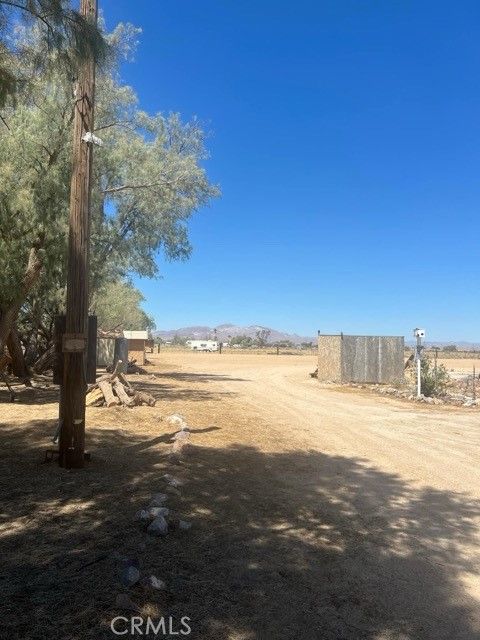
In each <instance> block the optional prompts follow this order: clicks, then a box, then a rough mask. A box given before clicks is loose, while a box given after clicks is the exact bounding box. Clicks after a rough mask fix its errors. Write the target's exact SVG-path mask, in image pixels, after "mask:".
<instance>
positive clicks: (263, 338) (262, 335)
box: [255, 329, 272, 347]
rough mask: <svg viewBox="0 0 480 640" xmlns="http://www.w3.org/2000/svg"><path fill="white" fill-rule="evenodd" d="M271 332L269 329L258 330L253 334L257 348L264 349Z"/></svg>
mask: <svg viewBox="0 0 480 640" xmlns="http://www.w3.org/2000/svg"><path fill="white" fill-rule="evenodd" d="M271 333H272V332H271V331H270V329H259V330H258V331H256V332H255V344H256V345H257V347H265V346H266V345H267V342H268V339H269V337H270V334H271Z"/></svg>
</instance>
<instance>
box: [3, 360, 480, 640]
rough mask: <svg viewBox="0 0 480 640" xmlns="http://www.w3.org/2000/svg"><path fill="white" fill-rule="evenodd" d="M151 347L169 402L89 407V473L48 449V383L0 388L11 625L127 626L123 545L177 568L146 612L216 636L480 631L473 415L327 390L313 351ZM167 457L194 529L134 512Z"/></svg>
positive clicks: (145, 563) (479, 472)
mask: <svg viewBox="0 0 480 640" xmlns="http://www.w3.org/2000/svg"><path fill="white" fill-rule="evenodd" d="M166 359H168V361H167V360H166ZM153 360H154V365H153V366H152V367H151V371H152V372H154V374H155V376H156V377H155V379H152V378H151V377H150V376H132V377H131V378H132V381H133V382H134V383H136V384H139V385H140V386H143V387H148V390H149V391H150V392H152V393H153V394H154V395H156V396H157V397H158V402H157V406H156V407H155V408H153V409H152V408H148V407H138V408H134V409H110V410H107V409H89V411H88V424H89V429H88V432H89V439H88V442H89V448H90V450H91V451H92V455H93V459H92V462H91V463H90V464H89V466H88V467H87V468H86V469H85V470H83V471H76V472H74V471H71V472H68V471H65V470H62V469H59V468H58V467H57V466H56V465H55V464H41V459H42V453H43V450H44V449H45V448H46V446H48V440H47V437H48V436H49V435H51V433H52V432H53V430H54V418H55V415H56V406H55V403H54V400H55V397H54V394H53V393H52V391H51V390H46V391H43V392H39V393H38V394H37V398H36V399H34V400H32V399H28V398H24V400H23V403H22V404H21V405H20V404H16V405H9V404H2V405H0V411H1V422H2V428H1V430H0V437H2V443H1V444H2V447H1V452H2V454H1V455H2V458H3V460H2V472H1V475H0V491H1V497H2V505H3V512H2V516H1V520H0V523H1V526H0V544H1V545H2V546H3V547H4V553H2V557H3V558H4V561H3V570H4V571H3V572H2V574H3V576H4V577H3V581H2V587H3V588H4V589H3V591H4V593H5V594H6V596H7V597H6V602H7V604H8V607H7V612H6V615H4V617H3V620H6V621H7V622H6V623H5V624H6V625H7V626H6V629H7V630H8V633H9V635H7V636H6V637H9V638H17V637H18V638H20V637H22V638H25V639H27V640H29V639H33V638H45V637H50V638H61V639H62V640H63V639H69V638H71V639H72V640H73V639H75V640H77V639H78V640H83V639H84V638H96V639H97V638H102V639H103V638H112V637H115V636H114V635H113V634H112V633H111V631H110V630H109V626H108V625H109V620H110V619H111V618H112V617H113V616H114V615H118V613H119V612H118V611H117V610H116V609H115V607H114V605H113V603H114V601H115V596H116V594H118V593H119V592H120V591H121V588H120V587H119V583H118V578H117V564H118V562H117V561H116V560H115V552H117V553H120V554H122V555H127V556H128V557H131V556H136V557H138V558H139V561H140V564H141V567H142V570H144V571H147V572H151V573H154V574H155V575H157V576H158V577H161V578H163V579H164V580H165V581H166V582H167V583H168V586H169V591H168V593H167V594H159V595H156V594H152V593H151V592H149V591H144V590H142V589H141V588H140V587H134V588H132V589H131V590H130V595H131V597H132V599H133V600H134V601H135V602H136V603H137V604H138V605H139V607H141V611H142V614H143V615H147V614H148V613H150V614H151V615H154V616H158V615H161V614H163V615H173V616H175V617H176V618H179V617H180V616H182V615H186V616H189V617H191V619H192V623H191V626H192V629H193V632H192V635H191V636H190V637H194V638H201V639H202V640H204V639H206V640H210V639H212V640H213V639H216V640H227V639H228V640H254V639H255V640H257V639H258V640H276V639H277V638H278V639H279V640H280V639H288V640H290V639H291V640H293V639H302V640H303V639H306V640H310V639H316V638H327V639H330V638H331V639H343V638H345V639H349V640H356V639H363V638H365V639H370V640H417V639H431V640H467V639H468V640H470V639H475V638H480V615H479V600H480V578H479V563H478V550H479V542H480V537H479V528H480V468H479V464H478V462H479V460H478V458H479V456H478V450H479V449H478V446H479V444H480V429H479V426H478V413H477V412H475V411H468V410H465V409H457V408H448V407H431V406H418V405H410V404H407V403H405V402H399V401H396V400H394V399H391V398H383V397H378V396H372V395H371V394H367V393H365V394H362V393H360V392H358V391H356V390H355V391H353V390H351V389H347V390H338V389H335V388H333V387H322V386H321V385H319V384H318V382H316V381H315V380H313V379H311V378H309V376H308V372H309V371H312V370H313V369H314V368H315V358H314V357H312V356H308V357H303V356H295V357H293V356H290V357H289V356H279V357H276V356H262V355H255V356H249V355H245V354H232V355H231V354H222V355H219V354H202V353H188V352H183V353H182V352H178V353H175V354H174V353H169V354H168V355H162V354H160V355H159V356H153ZM5 397H6V396H5V394H3V395H2V393H0V400H1V399H5ZM174 411H179V412H181V413H183V414H184V415H185V416H186V418H187V421H188V422H189V424H190V425H191V426H192V439H193V442H194V445H195V446H194V448H193V450H192V451H191V453H190V454H189V455H188V456H187V457H186V458H185V460H184V461H183V462H182V463H181V464H180V465H179V466H176V465H173V464H172V461H171V459H170V458H169V456H168V452H169V450H170V447H171V445H170V437H171V435H172V433H173V429H172V428H170V427H167V426H166V424H165V421H164V420H162V418H164V417H165V416H166V415H168V414H169V413H172V412H174ZM166 471H168V472H169V473H173V474H175V475H177V476H179V477H181V478H182V479H184V480H185V487H184V488H183V489H182V492H181V495H180V496H171V499H170V502H171V506H172V507H173V508H174V509H177V510H178V511H179V513H181V514H182V515H183V516H184V517H185V518H187V519H190V520H191V521H192V522H193V527H192V529H191V530H190V531H189V532H185V533H183V534H179V533H175V532H172V533H171V534H170V535H169V536H168V537H167V538H165V539H161V540H159V539H152V538H149V537H148V536H146V535H145V533H144V532H143V531H142V529H141V528H140V527H139V526H138V525H137V524H136V523H135V522H133V514H134V512H135V511H136V509H138V508H140V507H141V506H142V505H143V504H144V503H145V501H147V500H148V498H149V496H150V495H151V493H152V492H155V491H161V490H162V488H163V485H162V480H161V475H162V474H163V473H165V472H166ZM34 616H35V619H36V621H37V622H34V621H33V617H34ZM5 624H4V630H5Z"/></svg>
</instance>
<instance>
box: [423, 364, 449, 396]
mask: <svg viewBox="0 0 480 640" xmlns="http://www.w3.org/2000/svg"><path fill="white" fill-rule="evenodd" d="M420 380H421V386H422V388H421V391H422V393H423V395H424V396H443V395H445V393H446V391H447V386H448V383H449V382H450V376H449V375H448V371H447V370H446V368H445V366H444V365H443V364H440V365H436V366H435V364H434V363H433V362H432V360H431V359H430V358H429V357H428V356H426V355H425V354H424V356H423V358H422V363H421V371H420Z"/></svg>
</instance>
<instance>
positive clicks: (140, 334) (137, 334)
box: [123, 331, 148, 340]
mask: <svg viewBox="0 0 480 640" xmlns="http://www.w3.org/2000/svg"><path fill="white" fill-rule="evenodd" d="M123 337H124V338H128V339H129V340H148V331H124V332H123Z"/></svg>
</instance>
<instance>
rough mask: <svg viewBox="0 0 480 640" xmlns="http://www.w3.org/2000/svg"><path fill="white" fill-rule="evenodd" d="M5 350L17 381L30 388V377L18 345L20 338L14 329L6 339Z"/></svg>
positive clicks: (13, 328) (20, 347)
mask: <svg viewBox="0 0 480 640" xmlns="http://www.w3.org/2000/svg"><path fill="white" fill-rule="evenodd" d="M7 349H8V353H9V354H10V357H11V359H12V365H11V366H12V372H13V375H14V376H16V377H17V378H18V379H19V380H21V381H22V382H23V383H24V384H25V385H26V386H31V382H30V375H29V373H28V371H27V367H26V365H25V359H24V357H23V350H22V345H21V344H20V338H19V337H18V333H17V330H16V328H15V327H12V328H11V329H10V333H9V334H8V338H7Z"/></svg>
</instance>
